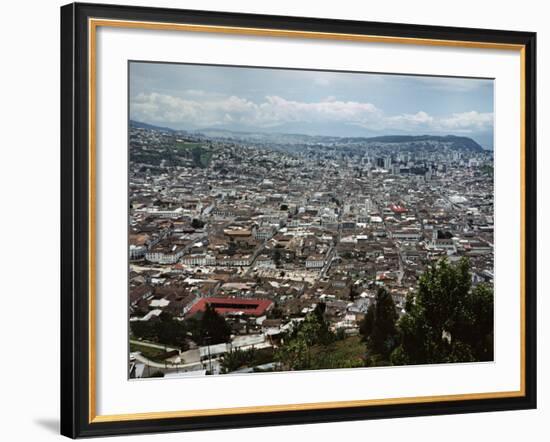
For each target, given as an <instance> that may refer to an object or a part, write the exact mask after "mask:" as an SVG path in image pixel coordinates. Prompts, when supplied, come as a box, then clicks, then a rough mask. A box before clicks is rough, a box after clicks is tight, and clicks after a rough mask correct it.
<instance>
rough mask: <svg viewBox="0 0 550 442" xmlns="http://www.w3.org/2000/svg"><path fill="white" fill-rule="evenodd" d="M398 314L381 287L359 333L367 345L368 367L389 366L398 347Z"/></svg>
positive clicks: (389, 296) (387, 294) (386, 292)
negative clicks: (391, 356)
mask: <svg viewBox="0 0 550 442" xmlns="http://www.w3.org/2000/svg"><path fill="white" fill-rule="evenodd" d="M396 321H397V312H396V311H395V304H394V302H393V299H392V297H391V295H390V294H389V293H388V291H387V290H386V289H385V288H383V287H381V288H379V289H378V292H377V293H376V298H375V300H374V302H373V303H372V304H371V305H370V306H369V308H368V310H367V314H366V315H365V319H364V320H363V321H362V322H361V324H360V325H359V331H360V333H361V335H362V336H363V339H364V341H365V342H366V343H367V365H388V361H389V359H390V354H391V353H392V351H393V350H394V349H395V347H396V346H397V338H398V332H397V327H396Z"/></svg>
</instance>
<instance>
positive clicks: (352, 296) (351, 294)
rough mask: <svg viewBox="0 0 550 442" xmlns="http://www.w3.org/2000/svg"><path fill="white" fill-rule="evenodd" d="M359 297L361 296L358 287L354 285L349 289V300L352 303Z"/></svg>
mask: <svg viewBox="0 0 550 442" xmlns="http://www.w3.org/2000/svg"><path fill="white" fill-rule="evenodd" d="M357 295H359V293H358V289H357V285H355V284H354V283H352V284H351V285H350V287H349V300H350V301H351V302H353V301H355V299H356V298H357Z"/></svg>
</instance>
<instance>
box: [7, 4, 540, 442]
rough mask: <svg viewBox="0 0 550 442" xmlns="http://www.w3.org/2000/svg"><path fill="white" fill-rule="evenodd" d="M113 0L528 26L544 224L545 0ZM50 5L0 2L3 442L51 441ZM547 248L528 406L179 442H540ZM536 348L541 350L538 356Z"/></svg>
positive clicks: (55, 132)
mask: <svg viewBox="0 0 550 442" xmlns="http://www.w3.org/2000/svg"><path fill="white" fill-rule="evenodd" d="M120 1H122V2H124V3H127V4H136V5H150V6H171V7H181V8H190V9H212V10H230V11H236V12H256V13H266V14H281V15H301V16H317V17H330V18H343V19H359V20H375V21H391V22H408V23H422V24H433V25H449V26H469V27H482V28H501V29H517V30H526V31H538V32H539V41H538V49H539V51H538V54H539V63H538V66H539V72H538V78H539V84H538V91H539V101H538V104H539V119H538V120H539V160H538V162H539V171H540V172H539V226H542V225H543V224H544V222H545V221H548V220H549V213H548V204H545V205H544V207H543V201H542V195H543V189H544V188H545V187H547V186H548V185H549V184H550V183H549V181H550V178H548V175H547V177H543V176H542V173H541V172H542V171H543V170H544V169H543V164H544V163H547V164H548V163H549V161H548V160H549V159H548V153H547V152H546V151H545V150H544V146H545V145H546V144H547V142H548V141H549V140H548V133H547V131H546V130H545V129H546V128H545V127H542V122H544V121H545V116H547V112H546V111H547V109H546V107H547V104H548V101H549V100H548V99H549V96H548V88H547V86H546V83H545V81H546V80H547V78H545V77H548V74H549V72H548V57H547V55H548V50H549V47H550V32H549V31H548V30H547V26H548V17H549V14H548V11H546V10H545V6H544V5H545V2H542V1H527V0H526V1H523V2H521V3H519V2H513V3H512V2H505V1H498V2H497V1H494V0H493V1H485V2H481V1H479V0H473V1H472V0H462V1H460V2H453V3H451V2H443V1H408V0H400V1H386V2H374V1H373V2H356V1H355V2H354V1H351V0H349V1H348V0H340V1H337V2H324V3H322V4H321V2H318V1H317V2H306V1H303V2H297V1H292V0H278V1H271V2H258V1H245V0H233V1H231V2H224V1H223V0H204V1H199V0H188V1H167V0H164V1H159V0H149V1H130V0H120ZM61 4H62V2H60V1H57V0H43V1H30V0H28V1H25V2H23V1H22V2H15V1H14V2H9V3H5V4H3V7H2V17H3V20H2V26H1V28H0V32H1V33H2V38H1V40H0V41H1V43H0V44H1V48H2V53H3V57H2V66H3V68H2V70H1V71H0V76H1V81H0V105H1V107H0V109H1V110H0V112H1V113H2V118H1V121H2V124H1V125H0V127H1V134H2V137H1V144H0V145H1V148H0V155H1V156H2V159H1V161H0V189H1V192H2V197H1V200H0V201H1V205H2V206H3V207H4V208H9V210H5V211H3V216H2V217H0V219H1V220H0V223H1V227H2V229H1V232H2V235H3V238H2V241H1V244H2V247H3V248H4V251H5V252H4V253H2V262H1V264H2V265H1V269H2V270H1V275H2V280H1V281H2V289H1V291H2V295H3V296H2V298H3V303H2V304H3V307H4V309H3V312H2V317H1V319H0V327H1V334H0V336H1V337H2V346H1V347H0V348H1V350H0V351H1V353H2V361H3V363H2V375H1V376H0V378H1V380H0V382H1V389H0V392H1V394H2V405H3V407H2V409H3V413H4V415H3V416H2V417H3V419H2V424H1V426H0V434H2V436H4V437H3V439H4V440H10V441H18V440H40V441H46V440H53V439H54V438H58V437H59V436H58V435H57V433H58V428H57V427H58V406H59V399H58V387H59V381H58V368H59V363H58V360H59V348H58V323H59V314H58V311H59V305H58V304H59V303H58V293H59V264H58V261H59V260H58V253H59V247H58V242H59V241H58V239H59V201H58V193H59V180H58V177H59V121H58V115H59V94H58V91H59V89H58V83H59V80H58V78H59V67H58V66H59V31H58V29H59V11H58V7H59V6H60V5H61ZM313 5H315V6H314V7H313ZM545 55H546V57H545ZM14 208H15V210H14ZM16 214H21V215H16ZM37 245H38V246H39V247H38V250H42V251H44V252H43V254H41V255H38V256H35V257H33V258H32V259H30V260H29V255H28V254H27V251H28V250H30V249H33V250H36V249H37V248H36V246H37ZM545 245H546V246H548V247H546V248H545V247H544V246H545ZM549 248H550V244H549V243H548V234H547V233H546V232H545V231H544V230H543V229H540V231H539V373H540V376H539V409H538V410H536V411H521V412H506V413H486V414H476V415H463V416H442V417H431V418H411V419H398V420H381V421H370V422H350V423H336V424H319V425H308V426H294V427H277V428H269V429H247V430H230V431H223V432H222V431H217V432H202V433H192V434H187V435H185V440H187V441H214V440H219V439H223V440H224V441H227V442H230V441H242V440H262V441H275V440H295V439H297V438H307V439H308V440H315V441H330V440H335V439H343V438H354V439H355V438H358V439H363V440H366V439H370V440H376V439H382V438H383V439H384V440H386V441H392V440H413V441H414V440H422V441H425V442H428V441H438V442H439V441H442V440H444V441H446V442H451V441H461V442H462V441H464V440H498V441H508V440H510V441H511V440H521V439H527V440H534V441H537V440H544V439H545V436H544V434H546V435H547V434H548V433H550V424H549V423H548V421H549V420H550V411H549V406H550V405H549V404H548V400H549V398H550V394H549V393H550V392H549V387H548V378H547V377H546V376H544V372H545V371H547V370H548V356H549V351H548V344H547V343H545V342H548V341H547V340H548V338H550V327H549V323H548V321H544V320H541V319H542V312H543V311H545V310H547V307H548V300H546V299H544V293H545V287H544V286H545V285H546V284H545V281H543V280H542V273H543V262H544V258H546V257H547V256H548V253H549V252H548V250H549ZM6 251H9V252H8V253H6ZM8 300H9V301H8ZM543 344H545V346H546V350H544V351H543ZM546 437H547V436H546ZM181 438H182V435H181V434H171V435H157V436H145V437H140V438H139V439H138V437H128V438H126V439H125V440H128V441H130V440H136V441H137V440H141V441H143V440H158V441H169V440H174V441H175V440H181Z"/></svg>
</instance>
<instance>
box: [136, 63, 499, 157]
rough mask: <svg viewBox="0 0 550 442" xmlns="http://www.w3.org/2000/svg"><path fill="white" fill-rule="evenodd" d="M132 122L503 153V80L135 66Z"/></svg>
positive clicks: (176, 128)
mask: <svg viewBox="0 0 550 442" xmlns="http://www.w3.org/2000/svg"><path fill="white" fill-rule="evenodd" d="M129 77H130V119H132V120H135V121H139V122H143V123H147V124H151V125H155V126H163V127H168V128H171V129H175V130H190V131H192V130H212V129H217V130H228V131H233V132H258V133H266V134H283V133H285V134H302V135H311V136H315V135H318V136H335V137H373V136H383V135H413V136H420V135H455V136H466V137H470V138H472V139H473V140H475V141H476V142H478V143H479V144H480V145H481V146H482V147H483V148H485V149H492V148H493V126H494V118H493V93H494V91H493V80H491V79H470V78H468V79H466V78H450V77H427V76H412V75H394V74H374V73H355V72H353V73H349V72H332V71H311V70H288V69H277V68H252V67H228V66H211V65H208V66H207V65H193V64H168V63H149V62H131V63H130V71H129Z"/></svg>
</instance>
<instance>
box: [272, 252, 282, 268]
mask: <svg viewBox="0 0 550 442" xmlns="http://www.w3.org/2000/svg"><path fill="white" fill-rule="evenodd" d="M273 261H274V262H275V267H279V266H280V265H281V251H280V250H279V249H278V248H276V249H275V250H273Z"/></svg>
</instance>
